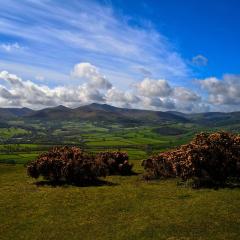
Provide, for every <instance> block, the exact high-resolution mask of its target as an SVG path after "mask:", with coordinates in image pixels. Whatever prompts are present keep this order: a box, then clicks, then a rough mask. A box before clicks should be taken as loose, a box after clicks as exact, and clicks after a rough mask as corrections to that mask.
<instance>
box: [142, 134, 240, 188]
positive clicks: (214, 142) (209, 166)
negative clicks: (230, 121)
mask: <svg viewBox="0 0 240 240" xmlns="http://www.w3.org/2000/svg"><path fill="white" fill-rule="evenodd" d="M142 165H143V166H144V168H145V170H146V172H145V178H146V179H154V178H168V177H181V178H182V179H183V180H184V181H186V180H188V179H192V180H193V183H194V186H196V187H198V186H199V187H200V186H203V185H205V184H206V185H209V184H211V185H222V184H225V183H226V181H227V180H228V179H229V178H235V179H237V180H239V179H240V136H238V135H232V134H230V133H227V132H217V133H212V134H208V133H201V134H198V135H197V136H196V137H195V138H194V139H193V140H192V141H191V142H190V143H189V144H187V145H182V146H180V147H179V148H177V149H174V150H171V151H168V152H164V153H160V154H158V155H156V156H152V157H150V158H148V159H146V160H144V161H143V163H142Z"/></svg>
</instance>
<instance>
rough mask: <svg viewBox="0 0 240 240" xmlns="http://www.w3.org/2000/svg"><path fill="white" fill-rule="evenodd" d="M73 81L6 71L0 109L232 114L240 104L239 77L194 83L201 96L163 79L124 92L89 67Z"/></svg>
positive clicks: (78, 68)
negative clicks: (98, 106) (56, 82)
mask: <svg viewBox="0 0 240 240" xmlns="http://www.w3.org/2000/svg"><path fill="white" fill-rule="evenodd" d="M71 76H72V77H77V78H83V79H85V81H84V82H83V83H81V84H79V85H74V86H64V85H60V86H55V87H52V88H50V87H49V86H47V85H44V84H39V83H35V82H33V81H30V80H24V79H22V78H20V77H19V76H17V75H15V74H11V73H9V72H7V71H2V72H0V79H2V80H4V81H1V82H0V106H2V107H8V106H15V107H31V108H34V109H38V108H43V107H49V106H57V105H60V104H61V105H65V106H68V107H78V106H80V105H84V104H89V103H92V102H98V103H108V104H111V105H117V106H121V107H129V108H143V109H154V110H176V111H184V112H204V111H219V110H220V111H221V110H226V111H231V110H233V111H235V110H238V106H239V104H240V75H229V74H228V75H224V76H223V78H222V79H218V78H216V77H210V78H206V79H200V80H196V81H195V82H197V83H198V84H199V85H200V87H201V89H202V91H201V92H202V95H199V94H197V93H196V92H194V91H193V90H192V89H190V88H186V87H183V86H175V85H172V84H171V83H170V82H169V81H168V80H166V79H153V78H145V79H143V80H142V81H140V82H138V83H137V84H133V85H131V86H130V87H129V89H128V90H127V91H124V90H120V89H119V88H117V87H116V86H112V84H111V83H110V81H109V80H108V79H107V78H106V77H105V76H104V75H102V74H101V73H100V70H99V69H98V68H97V67H96V66H94V65H92V64H90V63H78V64H76V65H75V66H74V68H73V70H72V72H71Z"/></svg>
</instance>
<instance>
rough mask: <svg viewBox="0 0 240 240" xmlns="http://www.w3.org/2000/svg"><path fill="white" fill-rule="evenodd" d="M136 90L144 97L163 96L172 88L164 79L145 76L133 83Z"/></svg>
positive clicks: (169, 92) (167, 94) (168, 93)
mask: <svg viewBox="0 0 240 240" xmlns="http://www.w3.org/2000/svg"><path fill="white" fill-rule="evenodd" d="M135 87H136V88H137V90H138V92H139V93H140V94H141V95H143V96H146V97H165V96H169V95H170V94H171V92H172V88H171V87H170V85H169V83H168V82H167V81H166V80H163V79H160V80H154V79H150V78H145V79H144V80H143V81H142V82H140V83H137V84H135Z"/></svg>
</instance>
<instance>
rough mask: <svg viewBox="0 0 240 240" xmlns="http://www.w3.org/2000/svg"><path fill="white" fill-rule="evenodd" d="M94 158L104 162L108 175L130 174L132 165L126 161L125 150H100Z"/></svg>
mask: <svg viewBox="0 0 240 240" xmlns="http://www.w3.org/2000/svg"><path fill="white" fill-rule="evenodd" d="M96 160H97V161H100V162H102V163H104V164H105V165H106V166H107V168H108V172H109V174H110V175H115V174H120V175H130V174H131V173H132V167H133V165H132V164H130V163H129V161H128V154H127V153H125V152H119V151H116V152H100V153H98V154H97V155H96Z"/></svg>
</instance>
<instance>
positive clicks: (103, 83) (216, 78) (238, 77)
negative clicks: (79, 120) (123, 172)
mask: <svg viewBox="0 0 240 240" xmlns="http://www.w3.org/2000/svg"><path fill="white" fill-rule="evenodd" d="M239 9H240V2H239V1H238V0H211V1H209V0H201V1H198V0H184V1H179V0H148V1H146V0H138V1H135V0H131V1H127V0H99V1H97V0H71V1H64V0H21V1H19V0H8V1H5V0H0V107H30V108H33V109H41V108H45V107H54V106H58V105H65V106H68V107H72V108H75V107H78V106H81V105H86V104H89V103H93V102H97V103H106V104H111V105H114V106H118V107H127V108H140V109H151V110H160V111H181V112H208V111H240V107H239V106H240V71H239V70H240V61H239V59H238V58H239V55H240V44H239V42H240V30H239V29H240V28H239V25H240V15H239Z"/></svg>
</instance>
